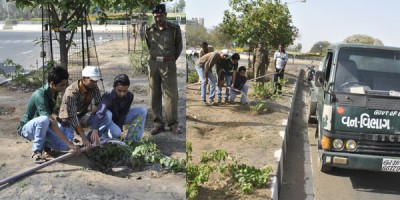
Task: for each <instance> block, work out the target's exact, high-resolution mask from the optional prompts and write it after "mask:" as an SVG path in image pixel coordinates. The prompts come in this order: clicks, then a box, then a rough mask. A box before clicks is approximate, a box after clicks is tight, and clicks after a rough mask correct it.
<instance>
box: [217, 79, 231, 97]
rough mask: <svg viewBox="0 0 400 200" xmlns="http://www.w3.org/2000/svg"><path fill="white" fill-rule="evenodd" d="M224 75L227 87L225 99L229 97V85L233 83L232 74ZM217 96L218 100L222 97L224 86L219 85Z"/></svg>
mask: <svg viewBox="0 0 400 200" xmlns="http://www.w3.org/2000/svg"><path fill="white" fill-rule="evenodd" d="M221 76H224V81H225V82H226V89H225V99H228V97H229V88H228V87H229V85H231V84H232V76H230V75H221ZM217 96H218V100H221V99H222V87H217Z"/></svg>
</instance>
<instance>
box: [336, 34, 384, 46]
mask: <svg viewBox="0 0 400 200" xmlns="http://www.w3.org/2000/svg"><path fill="white" fill-rule="evenodd" d="M343 42H344V43H356V44H371V45H377V46H383V43H382V41H381V40H379V39H377V38H373V37H371V36H369V35H362V34H355V35H352V36H349V37H347V38H346V39H344V41H343Z"/></svg>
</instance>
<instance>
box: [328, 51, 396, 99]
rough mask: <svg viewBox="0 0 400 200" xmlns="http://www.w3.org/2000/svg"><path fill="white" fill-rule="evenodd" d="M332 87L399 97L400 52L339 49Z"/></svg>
mask: <svg viewBox="0 0 400 200" xmlns="http://www.w3.org/2000/svg"><path fill="white" fill-rule="evenodd" d="M334 90H335V91H337V92H348V93H358V94H372V95H374V94H376V95H391V96H400V51H393V50H384V49H372V48H354V47H352V48H347V47H346V48H341V49H340V51H339V55H338V62H337V67H336V75H335V83H334Z"/></svg>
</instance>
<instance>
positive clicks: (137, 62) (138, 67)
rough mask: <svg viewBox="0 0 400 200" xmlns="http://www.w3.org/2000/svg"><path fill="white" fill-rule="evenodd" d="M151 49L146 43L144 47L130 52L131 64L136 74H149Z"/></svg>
mask: <svg viewBox="0 0 400 200" xmlns="http://www.w3.org/2000/svg"><path fill="white" fill-rule="evenodd" d="M148 58H149V50H148V48H147V46H146V45H144V43H142V49H141V50H136V52H130V53H129V64H130V66H131V68H132V69H133V71H134V73H136V74H148V69H147V67H148V66H149V59H148Z"/></svg>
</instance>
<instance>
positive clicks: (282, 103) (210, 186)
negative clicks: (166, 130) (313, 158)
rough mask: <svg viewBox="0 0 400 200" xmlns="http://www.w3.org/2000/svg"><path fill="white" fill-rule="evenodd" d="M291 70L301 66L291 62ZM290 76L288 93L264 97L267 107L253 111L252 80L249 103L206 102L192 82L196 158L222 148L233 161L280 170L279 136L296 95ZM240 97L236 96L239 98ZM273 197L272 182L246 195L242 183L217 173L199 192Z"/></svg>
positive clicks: (191, 136) (190, 114) (190, 127)
mask: <svg viewBox="0 0 400 200" xmlns="http://www.w3.org/2000/svg"><path fill="white" fill-rule="evenodd" d="M287 71H288V72H289V73H292V74H296V73H297V71H298V70H297V68H296V67H294V66H288V70H287ZM268 73H272V71H268ZM286 78H288V79H289V83H288V84H287V87H284V95H283V96H282V97H281V98H280V99H278V100H277V101H272V100H266V99H263V100H261V101H262V102H264V103H265V104H266V105H267V109H265V110H262V111H261V112H259V113H257V112H252V111H250V106H251V105H255V102H256V100H255V99H254V98H253V97H252V96H251V94H252V93H253V90H254V87H253V86H252V84H253V83H252V82H249V83H248V84H250V89H249V93H248V94H249V95H248V100H249V101H250V104H247V105H242V104H240V103H235V104H219V105H218V106H205V105H202V103H201V102H200V92H199V85H189V86H188V89H187V93H186V99H187V104H186V106H187V110H186V115H187V116H186V119H187V121H186V123H187V134H188V136H187V137H188V139H187V140H188V141H190V142H192V147H193V152H192V156H193V160H194V162H195V163H197V162H199V160H200V156H201V154H202V152H210V151H213V150H216V149H221V150H225V151H227V152H228V154H229V162H238V163H243V164H247V165H251V166H254V167H257V168H265V167H267V166H271V167H273V170H274V172H273V173H276V168H275V167H276V158H275V157H274V153H275V151H277V150H278V149H280V148H281V145H282V138H281V137H280V136H279V131H280V130H281V128H282V125H281V124H282V121H283V120H284V119H287V116H288V112H289V110H290V100H291V98H292V96H293V83H294V78H293V77H290V76H286ZM223 91H224V90H223ZM223 93H224V92H223ZM207 98H208V94H207ZM238 101H239V99H238V98H236V102H238ZM270 197H271V191H270V189H269V186H268V185H267V186H266V187H265V188H262V189H257V190H256V191H255V193H254V194H251V195H243V194H241V193H240V189H239V187H238V186H237V185H236V184H234V183H233V182H232V181H231V180H230V179H229V178H222V179H220V178H219V179H216V178H214V177H213V176H211V178H210V180H209V181H208V182H207V183H206V184H205V185H203V186H202V187H201V189H200V190H199V195H198V199H267V198H270Z"/></svg>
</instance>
